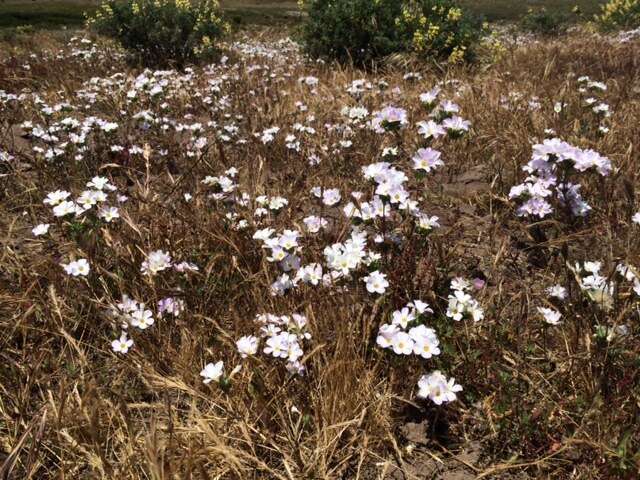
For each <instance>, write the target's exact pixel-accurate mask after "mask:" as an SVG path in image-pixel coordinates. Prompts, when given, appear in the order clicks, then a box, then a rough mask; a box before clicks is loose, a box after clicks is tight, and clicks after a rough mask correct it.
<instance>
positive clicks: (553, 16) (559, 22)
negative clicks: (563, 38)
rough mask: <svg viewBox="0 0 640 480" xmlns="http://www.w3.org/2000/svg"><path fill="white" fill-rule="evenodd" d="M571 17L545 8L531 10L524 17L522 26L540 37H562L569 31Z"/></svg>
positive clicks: (521, 22)
mask: <svg viewBox="0 0 640 480" xmlns="http://www.w3.org/2000/svg"><path fill="white" fill-rule="evenodd" d="M568 22H569V17H568V16H567V15H563V14H561V13H554V12H549V11H548V10H547V9H545V8H541V9H539V10H529V11H528V12H527V14H526V15H525V16H524V17H522V20H521V21H520V26H521V27H522V29H523V30H525V31H527V32H530V33H536V34H539V35H549V36H552V35H560V34H562V33H565V32H566V31H567V27H568Z"/></svg>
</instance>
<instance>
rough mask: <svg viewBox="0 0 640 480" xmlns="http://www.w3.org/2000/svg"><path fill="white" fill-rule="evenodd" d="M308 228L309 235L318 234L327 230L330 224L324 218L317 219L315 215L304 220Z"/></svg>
mask: <svg viewBox="0 0 640 480" xmlns="http://www.w3.org/2000/svg"><path fill="white" fill-rule="evenodd" d="M302 221H303V222H304V224H305V226H306V227H307V231H308V232H309V233H318V232H319V231H320V229H322V228H325V227H326V226H327V225H328V222H327V221H326V220H325V219H324V218H322V217H316V216H314V215H312V216H310V217H306V218H304V219H303V220H302Z"/></svg>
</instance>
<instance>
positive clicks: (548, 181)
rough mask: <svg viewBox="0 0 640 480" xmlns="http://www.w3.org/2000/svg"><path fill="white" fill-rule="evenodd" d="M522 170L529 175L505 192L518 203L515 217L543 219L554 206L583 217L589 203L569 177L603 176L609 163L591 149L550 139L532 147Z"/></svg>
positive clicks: (609, 165)
mask: <svg viewBox="0 0 640 480" xmlns="http://www.w3.org/2000/svg"><path fill="white" fill-rule="evenodd" d="M523 170H524V171H525V172H527V173H528V174H529V176H528V177H527V178H526V179H525V181H524V183H522V184H520V185H516V186H515V187H512V188H511V191H510V192H509V198H510V199H517V200H518V201H520V202H521V203H520V205H519V206H518V208H517V210H516V214H517V215H518V216H520V217H524V216H528V217H538V218H544V217H546V216H547V215H550V214H551V213H552V212H553V211H554V208H556V209H560V210H561V211H566V212H568V213H569V214H570V215H573V216H578V217H584V216H586V215H588V213H589V212H590V211H591V206H590V205H589V204H588V203H587V202H586V201H585V200H584V199H583V198H582V195H581V194H580V188H581V186H580V184H576V183H573V182H572V177H574V176H575V175H576V174H578V173H583V172H590V171H593V172H596V173H597V174H598V175H600V176H602V177H606V176H607V175H609V174H610V173H611V171H612V166H611V161H610V160H609V159H608V158H607V157H603V156H602V155H600V154H599V153H597V152H595V151H593V150H590V149H587V150H583V149H580V148H578V147H575V146H573V145H570V144H569V143H567V142H564V141H562V140H560V139H558V138H553V139H548V140H545V141H544V142H543V143H541V144H536V145H534V146H533V154H532V157H531V161H529V163H527V165H525V166H524V167H523ZM554 205H555V207H554Z"/></svg>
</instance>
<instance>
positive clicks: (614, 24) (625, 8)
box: [595, 0, 640, 30]
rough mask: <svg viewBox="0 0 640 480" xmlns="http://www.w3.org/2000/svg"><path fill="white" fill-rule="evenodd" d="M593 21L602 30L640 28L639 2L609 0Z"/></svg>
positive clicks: (638, 0) (639, 0)
mask: <svg viewBox="0 0 640 480" xmlns="http://www.w3.org/2000/svg"><path fill="white" fill-rule="evenodd" d="M595 21H596V24H597V25H598V26H599V27H600V28H601V29H602V30H618V29H623V28H629V29H631V28H637V27H640V0H610V1H609V3H607V4H606V5H603V6H602V11H601V13H600V15H596V17H595Z"/></svg>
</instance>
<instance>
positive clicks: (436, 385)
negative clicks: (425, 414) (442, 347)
mask: <svg viewBox="0 0 640 480" xmlns="http://www.w3.org/2000/svg"><path fill="white" fill-rule="evenodd" d="M460 391H462V386H460V385H458V384H457V383H456V382H455V379H454V378H450V379H448V380H447V377H445V376H444V375H443V374H442V373H440V371H438V370H436V371H435V372H431V373H430V374H429V375H423V376H422V377H421V378H420V380H419V381H418V397H419V398H428V399H429V400H431V401H432V402H433V403H435V404H436V405H442V404H443V403H447V402H453V401H454V400H455V399H456V393H457V392H460Z"/></svg>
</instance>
